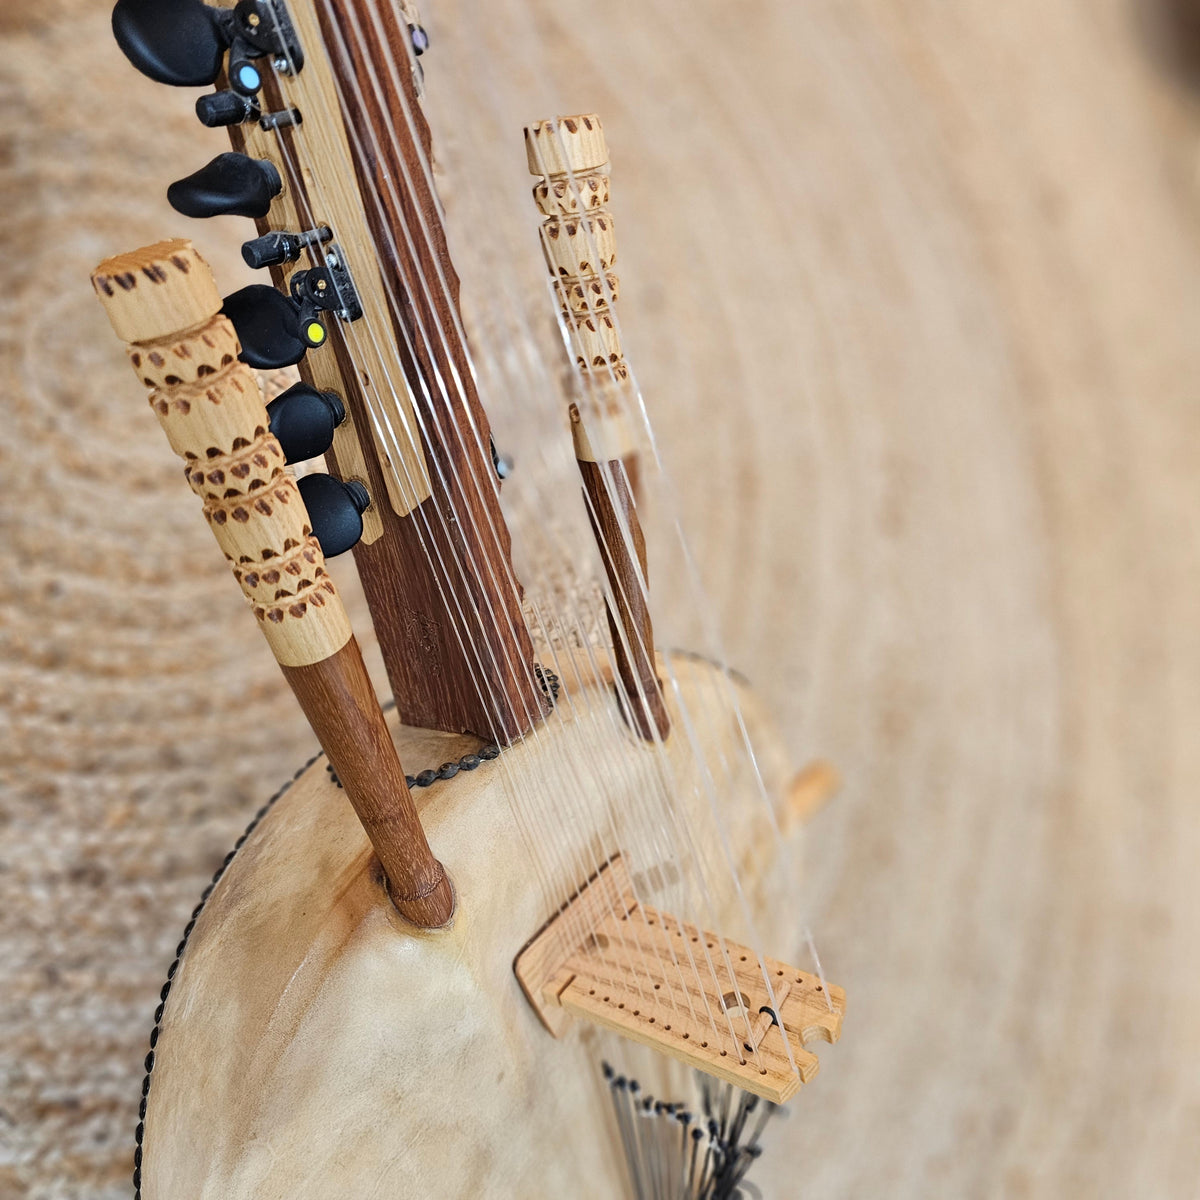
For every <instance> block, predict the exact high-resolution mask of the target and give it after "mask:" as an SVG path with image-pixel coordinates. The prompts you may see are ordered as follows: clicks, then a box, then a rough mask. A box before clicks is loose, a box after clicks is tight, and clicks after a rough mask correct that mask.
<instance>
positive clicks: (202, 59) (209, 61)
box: [112, 0, 229, 87]
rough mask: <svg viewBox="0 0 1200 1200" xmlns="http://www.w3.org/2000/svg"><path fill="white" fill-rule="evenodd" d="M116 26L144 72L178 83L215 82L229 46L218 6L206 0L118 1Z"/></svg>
mask: <svg viewBox="0 0 1200 1200" xmlns="http://www.w3.org/2000/svg"><path fill="white" fill-rule="evenodd" d="M112 28H113V35H114V36H115V37H116V39H117V45H118V46H120V47H121V50H122V51H123V52H124V54H125V57H126V58H128V59H129V61H130V62H131V63H133V65H134V66H135V67H137V69H138V70H139V71H141V73H142V74H143V75H148V76H149V77H150V78H151V79H153V80H155V81H156V82H158V83H169V84H172V85H174V86H175V87H201V86H203V85H204V84H208V83H212V82H213V80H215V79H216V77H217V73H218V72H219V71H220V69H221V58H222V56H223V55H224V53H225V48H226V46H227V45H228V44H229V42H228V38H227V37H226V36H225V32H224V29H223V28H222V24H221V21H220V19H219V16H218V13H217V10H215V9H212V8H209V7H208V6H207V5H206V4H202V3H201V0H118V3H117V6H116V7H115V8H114V9H113V15H112Z"/></svg>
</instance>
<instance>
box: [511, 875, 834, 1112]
mask: <svg viewBox="0 0 1200 1200" xmlns="http://www.w3.org/2000/svg"><path fill="white" fill-rule="evenodd" d="M513 969H514V971H515V972H516V976H517V979H518V980H519V982H520V984H521V987H522V989H523V991H524V992H525V995H526V996H527V997H528V999H529V1002H530V1004H532V1005H533V1007H534V1009H535V1010H536V1011H537V1014H538V1016H539V1017H540V1018H541V1020H542V1023H543V1024H544V1025H545V1026H546V1028H547V1029H548V1030H549V1031H550V1032H551V1033H552V1034H554V1036H555V1037H561V1036H562V1035H563V1033H564V1032H565V1031H566V1029H567V1027H568V1025H569V1018H570V1017H572V1016H575V1017H583V1018H586V1019H587V1020H589V1021H594V1022H595V1023H596V1024H598V1025H602V1026H604V1027H605V1028H608V1029H611V1030H614V1031H615V1032H616V1033H619V1034H621V1035H622V1036H623V1037H627V1038H631V1039H632V1040H633V1041H635V1042H641V1043H643V1044H644V1045H647V1046H650V1047H651V1048H653V1049H655V1050H658V1051H660V1052H661V1053H663V1054H668V1055H670V1056H671V1057H672V1058H676V1059H679V1060H680V1061H681V1062H684V1063H687V1064H688V1065H689V1066H692V1067H695V1068H697V1069H698V1070H701V1071H705V1072H707V1073H708V1074H710V1075H715V1076H716V1077H717V1078H718V1079H723V1080H725V1081H726V1082H728V1083H732V1084H735V1085H736V1086H738V1087H740V1088H743V1089H744V1090H746V1091H748V1092H753V1093H755V1094H756V1095H759V1096H762V1097H764V1098H765V1099H767V1100H772V1101H774V1102H775V1103H777V1104H782V1103H783V1102H784V1101H785V1100H787V1099H789V1098H790V1097H791V1096H793V1095H794V1094H795V1092H796V1091H797V1089H798V1088H799V1087H800V1084H801V1083H808V1082H809V1080H811V1079H812V1077H813V1076H814V1075H815V1074H816V1073H817V1069H818V1067H819V1063H818V1061H817V1056H816V1055H815V1054H813V1053H811V1052H810V1051H809V1050H807V1049H806V1048H805V1047H806V1044H807V1043H808V1042H810V1041H813V1040H814V1039H818V1038H819V1039H821V1040H823V1041H826V1042H836V1041H837V1040H838V1038H839V1037H840V1035H841V1031H842V1017H843V1015H844V1014H845V1011H846V995H845V992H843V991H842V989H841V988H839V987H834V986H833V985H831V984H828V983H826V982H825V981H824V980H822V979H820V978H819V977H818V976H815V975H810V974H808V973H806V972H804V971H798V970H797V969H796V968H795V967H792V966H789V965H788V964H787V963H784V962H779V961H777V960H776V959H773V958H764V959H762V960H761V961H760V960H759V959H758V957H757V955H755V954H754V952H753V951H751V950H750V949H748V948H747V947H745V946H740V945H738V944H737V943H736V942H731V941H729V940H727V939H724V940H723V939H721V938H720V937H718V936H717V935H715V934H713V933H709V932H706V931H705V930H702V929H698V928H696V927H695V926H693V925H689V924H687V923H685V922H681V921H680V920H679V919H678V918H676V917H674V916H672V915H671V914H670V913H664V912H660V911H659V910H657V909H654V908H649V907H647V906H645V905H640V904H638V902H637V900H636V898H635V896H634V894H633V886H632V883H631V881H630V879H629V875H628V872H627V870H626V869H625V865H624V862H623V860H622V859H621V858H619V857H618V858H614V859H613V860H612V861H611V862H609V863H608V864H607V865H606V866H605V867H604V869H603V870H602V871H601V872H600V873H599V875H597V876H596V877H595V878H594V879H592V880H591V881H589V883H588V884H587V885H586V886H585V887H584V889H583V890H582V891H581V892H580V893H579V894H578V895H577V896H576V897H575V899H573V900H572V901H571V902H570V903H569V904H568V905H566V907H564V908H563V909H562V910H561V911H560V912H559V913H558V915H557V916H556V917H555V918H554V919H553V920H552V921H551V922H550V923H549V924H548V925H546V926H545V928H543V929H542V931H541V932H540V933H539V934H538V935H537V936H536V937H535V938H534V939H533V940H532V941H531V942H530V943H529V944H528V945H527V946H526V947H525V948H524V949H523V950H522V951H521V953H520V954H519V955H518V956H517V960H516V962H515V963H514V965H513ZM768 979H769V980H770V984H771V986H770V989H769V990H768V988H767V983H766V980H768ZM776 1017H777V1018H778V1020H777V1021H776V1019H775V1018H776ZM789 1053H790V1058H789ZM793 1062H794V1063H795V1067H794V1068H793V1066H792V1064H793Z"/></svg>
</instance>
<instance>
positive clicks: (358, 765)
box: [283, 638, 454, 929]
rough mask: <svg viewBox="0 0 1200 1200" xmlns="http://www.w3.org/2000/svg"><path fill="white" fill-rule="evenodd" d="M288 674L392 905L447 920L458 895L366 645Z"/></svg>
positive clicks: (424, 920)
mask: <svg viewBox="0 0 1200 1200" xmlns="http://www.w3.org/2000/svg"><path fill="white" fill-rule="evenodd" d="M283 674H284V678H285V679H286V680H287V681H288V683H289V684H291V687H292V691H293V692H295V693H296V699H297V700H299V701H300V707H301V708H302V709H303V710H304V715H305V716H306V717H307V718H308V720H309V723H310V724H311V725H312V727H313V729H314V730H315V731H316V734H317V737H318V738H319V739H320V742H321V748H322V749H323V750H324V751H325V753H326V754H327V755H328V756H329V761H330V762H331V763H332V764H333V769H334V771H336V772H337V777H338V780H339V782H340V783H341V785H342V787H344V788H345V789H346V795H347V796H349V797H350V799H351V802H352V803H353V805H354V811H355V812H356V813H357V814H358V819H359V820H360V821H361V822H362V826H363V828H364V829H365V830H366V831H367V836H368V837H369V838H370V839H371V844H372V845H373V846H374V847H375V853H376V854H378V855H379V861H380V863H381V864H382V865H383V870H384V874H385V875H386V876H387V878H388V884H389V890H390V891H391V895H392V902H393V903H394V904H395V905H396V907H397V908H398V909H399V910H400V912H402V913H403V914H404V915H405V916H406V917H407V918H408V919H409V920H410V921H412V922H413V923H414V924H416V925H421V926H424V927H425V928H427V929H432V928H436V927H437V926H439V925H444V924H445V923H446V922H447V921H448V920H449V919H450V915H451V912H452V911H453V908H454V894H453V892H452V890H451V887H450V881H449V879H448V878H447V877H446V873H445V871H444V870H443V869H442V864H441V863H440V862H438V861H437V859H436V858H434V857H433V855H432V853H431V852H430V850H429V843H428V842H426V840H425V831H424V830H423V829H422V828H421V819H420V817H418V816H417V810H416V808H415V806H414V805H413V801H412V794H411V793H410V792H409V790H408V783H407V781H406V780H405V777H404V770H403V768H402V767H401V765H400V759H399V757H398V756H397V754H396V749H395V746H394V744H393V742H392V735H391V732H390V731H389V729H388V727H387V723H386V722H385V720H384V717H383V713H382V712H381V711H380V709H379V700H378V699H377V697H376V695H375V688H374V686H373V685H372V683H371V679H370V677H369V676H368V674H367V668H366V666H365V665H364V664H363V659H362V654H361V653H360V652H359V648H358V642H357V641H356V640H355V639H354V638H351V639H350V640H349V641H348V642H347V643H346V644H345V645H344V646H343V647H342V648H341V649H340V650H339V651H337V653H336V654H333V655H331V656H330V657H329V658H326V659H324V660H322V661H321V662H319V663H314V664H313V665H311V666H307V667H287V666H285V667H284V668H283ZM398 797H403V803H397V798H398Z"/></svg>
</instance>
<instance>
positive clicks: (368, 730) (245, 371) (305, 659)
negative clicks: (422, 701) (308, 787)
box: [92, 240, 454, 928]
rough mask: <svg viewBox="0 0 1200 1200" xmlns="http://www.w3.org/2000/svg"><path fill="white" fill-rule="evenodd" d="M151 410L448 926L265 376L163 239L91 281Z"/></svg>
mask: <svg viewBox="0 0 1200 1200" xmlns="http://www.w3.org/2000/svg"><path fill="white" fill-rule="evenodd" d="M92 284H93V286H94V287H95V289H96V293H97V295H98V296H99V297H100V300H101V303H102V304H103V305H104V307H105V310H106V311H107V313H108V316H109V320H110V321H111V322H112V326H113V329H114V330H115V331H116V333H117V336H118V337H120V338H121V339H122V340H123V341H125V342H126V343H128V353H129V358H130V362H131V363H132V364H133V367H134V370H136V371H137V373H138V377H139V378H140V379H141V380H142V382H143V383H144V384H145V385H146V386H147V387H148V388H150V389H152V390H151V393H150V406H151V408H153V409H154V411H155V413H156V414H157V416H158V419H159V422H160V423H161V425H162V427H163V430H164V431H165V433H166V435H167V439H168V441H169V442H170V443H171V448H172V449H173V450H174V451H175V452H176V453H177V454H179V455H180V456H181V457H182V458H183V459H184V460H185V461H186V463H187V480H188V483H189V484H190V485H191V488H192V490H193V491H194V492H195V493H196V494H197V495H198V496H199V497H200V499H201V500H202V501H203V503H204V515H205V517H206V518H207V520H208V523H209V528H210V529H211V530H212V532H213V535H214V536H215V537H216V539H217V543H218V545H220V547H221V549H222V551H223V552H224V554H225V557H226V558H227V559H228V560H229V565H230V566H231V567H232V569H233V573H234V576H235V578H236V579H237V581H238V583H239V584H240V585H241V588H242V591H243V592H244V593H245V595H246V598H247V599H248V600H249V601H250V604H251V607H252V608H253V611H254V615H255V617H256V618H257V619H258V623H259V628H261V629H262V631H263V634H264V635H265V637H266V639H267V642H268V643H269V644H270V647H271V650H272V652H273V653H274V655H275V657H276V659H277V660H278V662H279V665H280V666H281V667H282V669H283V673H284V676H285V678H286V679H287V681H288V683H289V684H290V685H291V687H292V690H293V691H294V692H295V693H296V698H297V699H298V700H299V701H300V707H301V708H302V709H303V710H304V714H305V716H306V717H307V718H308V720H309V723H310V724H311V725H312V727H313V730H314V731H315V732H316V734H317V737H318V739H319V740H320V742H321V745H322V747H323V748H324V750H325V753H326V754H327V755H328V756H329V761H330V763H331V764H332V765H333V769H334V770H335V771H336V772H337V775H338V778H339V780H340V781H341V783H342V785H343V787H344V788H345V791H346V795H347V797H348V798H349V800H350V803H351V804H352V805H353V806H354V809H355V812H356V813H357V814H358V817H359V819H360V820H361V822H362V824H363V828H364V829H365V830H366V832H367V836H368V837H369V838H370V840H371V844H372V845H373V846H374V847H375V852H376V853H377V854H378V855H379V860H380V862H381V863H382V865H383V869H384V872H385V874H386V875H387V878H388V883H389V886H390V891H391V895H392V900H393V902H394V903H395V905H396V907H397V908H398V909H399V910H400V912H401V913H403V914H404V916H405V917H407V918H408V919H409V920H411V921H412V922H414V923H415V924H417V925H421V926H424V927H426V928H432V927H436V926H439V925H443V924H445V923H446V922H447V921H448V920H449V919H450V915H451V912H452V909H453V903H454V901H453V893H452V890H451V887H450V882H449V880H448V878H447V877H446V874H445V872H444V871H443V869H442V865H441V863H439V862H438V861H437V859H435V858H434V857H433V854H432V852H431V851H430V849H429V844H428V842H427V841H426V840H425V834H424V831H423V830H422V828H421V822H420V819H419V818H418V816H417V812H416V808H415V806H414V805H413V800H412V796H411V794H410V793H409V790H408V785H407V783H406V781H405V776H404V770H403V768H402V767H401V765H400V760H399V757H398V756H397V754H396V749H395V746H394V744H393V742H392V739H391V734H390V733H389V731H388V728H387V724H386V722H385V720H384V717H383V713H382V711H381V710H380V707H379V701H378V698H377V697H376V695H375V691H374V688H373V687H372V685H371V681H370V679H369V677H368V675H367V671H366V667H365V666H364V665H363V661H362V655H361V653H360V652H359V648H358V642H357V641H356V640H355V638H354V634H353V631H352V630H351V628H350V621H349V618H348V617H347V615H346V610H345V608H344V607H343V605H342V600H341V597H340V595H339V594H338V591H337V588H336V587H335V586H334V582H333V580H332V579H331V578H330V577H329V575H328V573H327V571H326V569H325V560H324V556H323V555H322V553H321V548H320V545H319V544H318V542H317V539H316V538H315V537H314V536H313V532H312V528H311V524H310V521H309V515H308V512H307V510H306V508H305V506H304V501H303V499H302V498H301V496H300V491H299V489H298V487H297V485H296V480H295V478H294V476H293V475H292V474H291V472H290V471H288V470H287V468H286V466H285V462H284V455H283V451H282V450H281V449H280V446H279V443H278V442H277V441H276V439H275V437H274V436H273V435H272V434H271V433H270V431H269V423H268V418H267V412H266V408H265V406H264V404H263V399H262V395H261V393H260V392H259V388H258V384H257V382H256V380H255V377H254V374H253V372H252V371H251V370H250V369H249V368H248V367H246V366H244V365H243V364H242V363H240V362H238V358H237V355H238V351H239V346H238V341H237V336H236V334H235V333H234V330H233V326H232V325H231V324H230V323H229V321H228V320H227V319H226V318H225V317H224V316H222V315H220V310H221V305H222V300H221V295H220V293H219V292H218V291H217V287H216V283H215V282H214V280H213V277H212V272H211V271H210V269H209V267H208V264H207V263H206V262H205V261H204V260H203V259H202V258H201V257H200V255H199V254H198V253H197V252H196V251H195V249H194V248H193V247H192V244H191V242H188V241H185V240H175V241H169V242H160V243H158V244H156V245H153V246H147V247H145V248H144V249H141V250H135V251H132V252H131V253H129V254H122V255H118V256H117V257H115V258H110V259H108V260H106V261H105V262H103V263H101V264H100V266H99V267H97V268H96V270H95V272H94V273H93V275H92Z"/></svg>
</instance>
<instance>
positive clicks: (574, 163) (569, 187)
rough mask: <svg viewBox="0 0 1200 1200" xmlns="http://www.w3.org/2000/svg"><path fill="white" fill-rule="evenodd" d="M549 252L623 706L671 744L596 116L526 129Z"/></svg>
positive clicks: (636, 723)
mask: <svg viewBox="0 0 1200 1200" xmlns="http://www.w3.org/2000/svg"><path fill="white" fill-rule="evenodd" d="M525 148H526V154H527V158H528V162H529V170H530V172H531V173H532V174H534V175H539V176H541V177H542V178H541V182H539V183H538V184H537V185H536V186H535V187H534V189H533V198H534V202H535V203H536V204H537V207H538V211H539V212H540V213H542V215H543V216H544V217H545V220H544V221H543V222H542V245H543V247H544V249H545V252H546V265H547V267H548V268H549V270H550V273H551V275H553V276H554V282H555V292H556V294H557V296H558V301H559V305H560V307H561V309H562V314H563V318H564V320H565V322H566V326H567V330H568V332H569V334H570V339H571V347H572V351H573V353H574V356H575V365H576V367H577V368H578V369H579V372H580V378H581V383H582V388H583V397H582V401H583V403H584V406H585V411H584V412H581V411H580V408H579V406H577V405H572V406H571V434H572V437H573V439H574V443H575V458H576V460H577V461H578V463H579V473H580V475H582V477H583V489H584V493H585V494H586V496H587V503H588V515H589V517H590V518H591V522H592V530H593V532H594V533H595V535H596V541H597V543H598V544H599V547H600V556H601V558H602V559H603V561H604V570H605V573H606V574H607V576H608V582H609V588H610V590H611V593H612V601H611V603H610V604H609V606H608V620H609V627H610V630H611V632H612V638H613V650H614V656H615V658H616V672H617V677H618V679H619V680H620V684H621V692H620V694H621V699H622V707H623V709H624V711H625V714H626V717H627V719H628V720H629V722H630V724H631V725H633V727H634V728H635V729H637V731H638V733H639V734H640V735H641V736H642V737H644V738H653V737H654V736H655V735H656V734H657V736H658V737H660V738H665V737H666V736H667V734H668V732H669V731H670V727H671V725H670V718H669V717H668V715H667V709H666V705H665V703H664V702H663V697H662V686H661V684H660V683H659V679H658V668H657V663H656V661H655V655H654V629H653V626H652V625H651V623H650V610H649V608H648V607H647V604H646V578H647V576H646V545H645V541H644V540H643V538H642V527H641V523H640V522H639V520H638V515H637V504H636V497H635V492H636V487H637V477H636V465H635V464H636V454H635V451H634V443H633V438H632V436H631V433H630V430H629V428H628V422H627V417H626V407H625V404H624V403H623V399H622V396H621V391H622V389H623V388H624V387H625V385H626V383H627V381H628V378H629V370H628V367H627V366H626V365H625V357H624V355H623V353H622V351H621V339H620V336H619V333H618V330H617V326H616V323H615V320H614V317H613V310H612V306H613V303H614V302H615V301H616V298H617V290H618V283H617V277H616V275H615V274H613V272H612V271H611V269H610V268H611V267H612V265H613V263H614V262H615V261H616V257H617V240H616V234H615V233H614V231H613V219H612V214H611V213H610V212H609V211H608V210H607V208H606V207H605V206H606V205H607V204H608V196H609V178H608V146H607V144H606V143H605V140H604V130H603V129H602V128H601V125H600V118H599V117H598V116H596V115H595V114H594V113H589V114H587V115H584V116H578V117H559V118H557V119H556V120H550V121H539V122H537V124H536V125H529V126H527V127H526V129H525Z"/></svg>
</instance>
